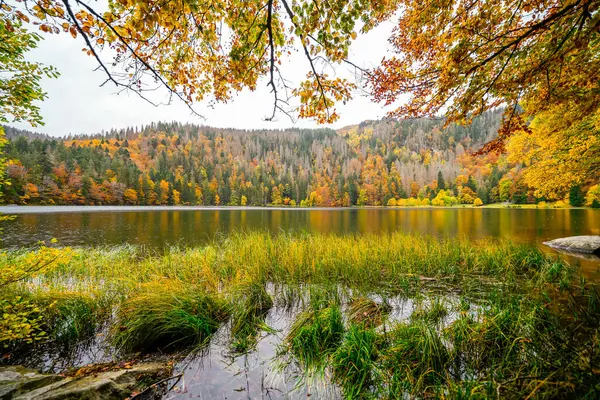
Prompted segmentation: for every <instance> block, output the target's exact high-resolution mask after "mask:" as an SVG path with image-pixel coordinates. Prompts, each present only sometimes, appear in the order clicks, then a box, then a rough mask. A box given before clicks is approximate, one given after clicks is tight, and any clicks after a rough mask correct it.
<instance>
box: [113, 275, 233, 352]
mask: <svg viewBox="0 0 600 400" xmlns="http://www.w3.org/2000/svg"><path fill="white" fill-rule="evenodd" d="M228 313H229V310H228V309H227V305H226V303H225V302H224V301H223V300H222V299H220V298H219V297H218V296H215V295H211V294H208V293H205V292H204V291H203V290H202V289H200V288H197V287H193V286H185V287H184V286H175V285H173V284H171V283H153V284H148V285H145V286H144V288H143V289H142V290H141V291H140V292H138V293H136V294H135V295H133V296H131V297H130V298H128V299H127V300H126V301H125V302H123V304H122V305H121V306H120V308H119V311H118V315H117V318H116V324H115V325H114V326H113V335H112V337H113V341H114V343H115V346H116V347H117V348H119V349H123V350H125V351H139V350H143V351H152V350H164V349H173V348H181V347H184V346H198V345H202V344H204V343H205V342H206V340H207V339H208V338H210V336H211V335H212V334H213V333H214V332H215V331H216V330H217V329H218V328H219V326H220V325H221V323H223V322H224V321H226V319H227V317H228Z"/></svg>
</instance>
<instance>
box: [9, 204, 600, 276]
mask: <svg viewBox="0 0 600 400" xmlns="http://www.w3.org/2000/svg"><path fill="white" fill-rule="evenodd" d="M0 212H2V213H5V214H15V215H16V218H15V219H14V220H13V221H9V222H6V223H5V224H4V233H3V242H2V246H3V247H5V248H14V247H18V246H24V245H25V246H27V245H31V244H35V243H36V242H37V241H39V240H50V239H51V238H57V239H58V240H59V243H60V244H62V245H65V246H66V245H69V246H79V245H119V244H124V243H131V244H136V245H144V246H147V247H149V248H152V249H158V250H162V249H164V248H166V247H168V246H172V245H180V246H194V245H198V244H203V243H206V242H208V241H211V240H213V239H215V238H216V239H218V238H219V237H223V236H224V235H225V236H226V235H227V234H229V233H231V232H236V231H247V230H268V231H271V232H274V233H277V232H289V231H308V232H331V233H344V234H347V233H365V232H371V233H386V232H392V231H403V232H418V233H423V234H429V235H436V236H458V237H468V238H475V239H479V238H507V239H512V240H515V241H518V242H524V243H530V244H532V245H535V246H540V248H543V249H545V250H547V251H551V250H549V249H547V248H546V246H544V245H543V244H542V242H544V241H546V240H550V239H555V238H558V237H564V236H574V235H600V210H592V209H572V210H569V209H492V208H452V209H448V208H401V209H387V208H385V209H382V208H373V209H368V208H363V209H340V208H334V209H277V208H252V207H248V208H226V207H221V208H215V207H212V208H206V207H204V208H202V207H177V208H173V207H145V208H144V207H69V206H65V207H58V206H57V207H19V206H7V207H0ZM564 257H566V259H567V260H568V261H569V262H572V263H580V265H582V267H583V268H585V269H586V270H589V272H592V273H593V272H596V271H598V269H599V268H600V262H599V261H594V260H580V259H578V258H574V257H569V256H564Z"/></svg>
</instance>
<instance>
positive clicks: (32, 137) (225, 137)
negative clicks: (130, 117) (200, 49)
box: [4, 110, 537, 206]
mask: <svg viewBox="0 0 600 400" xmlns="http://www.w3.org/2000/svg"><path fill="white" fill-rule="evenodd" d="M501 115H502V111H501V110H497V111H491V112H487V113H485V114H484V115H482V116H480V117H478V118H476V119H475V121H474V122H473V124H471V125H469V126H467V127H465V126H455V125H452V126H450V127H448V128H443V125H444V123H443V121H442V120H439V119H418V120H407V121H395V120H387V119H386V120H382V121H367V122H363V123H361V124H360V125H358V126H351V127H347V128H343V129H341V130H339V131H337V132H336V131H334V130H330V129H318V130H300V129H292V130H286V131H246V130H233V129H215V128H210V127H204V126H197V125H190V124H186V125H183V124H180V123H175V122H173V123H155V124H154V123H153V124H150V125H148V126H145V127H141V128H139V129H136V128H127V129H124V130H119V131H114V130H113V131H110V132H106V133H102V134H97V135H90V136H83V135H80V136H68V137H65V138H52V137H49V136H47V135H39V134H35V133H31V132H27V131H20V130H16V129H12V128H10V127H7V128H5V130H6V134H7V137H8V138H9V143H8V145H7V146H6V149H5V151H6V155H7V157H8V160H9V162H8V166H7V174H8V177H9V178H10V180H11V183H12V184H11V185H10V186H5V187H4V201H5V202H8V203H16V204H142V205H150V204H200V205H234V206H235V205H269V204H272V205H306V206H350V205H388V204H389V205H394V204H402V201H400V200H401V199H412V200H406V201H405V202H404V204H407V202H410V203H412V204H416V203H417V202H418V204H428V203H429V202H431V201H434V202H435V201H437V203H443V204H452V203H473V202H475V201H476V199H477V198H479V199H480V200H481V202H482V203H488V202H497V201H507V200H512V201H514V202H517V203H524V202H527V201H536V200H537V199H535V198H532V194H531V193H532V192H531V191H529V190H528V189H527V188H526V187H524V186H523V185H520V184H519V180H518V176H516V175H515V173H514V169H513V170H509V169H508V168H506V167H504V168H503V167H502V163H498V162H497V161H498V156H497V155H488V156H484V157H473V156H471V155H470V153H471V152H472V151H473V150H476V149H478V148H480V147H481V146H482V145H483V144H484V143H485V142H487V141H489V140H491V139H493V138H494V137H495V135H496V131H497V129H498V126H499V123H500V119H501ZM509 171H510V172H509ZM507 174H508V175H507ZM441 190H443V192H442V193H440V191H441Z"/></svg>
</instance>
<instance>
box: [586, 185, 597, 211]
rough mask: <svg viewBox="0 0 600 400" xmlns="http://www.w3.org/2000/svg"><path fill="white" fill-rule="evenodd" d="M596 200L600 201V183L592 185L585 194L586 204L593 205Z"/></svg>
mask: <svg viewBox="0 0 600 400" xmlns="http://www.w3.org/2000/svg"><path fill="white" fill-rule="evenodd" d="M594 200H596V201H597V202H598V203H600V185H594V186H592V187H590V188H589V190H588V192H587V194H586V195H585V204H587V205H588V206H593V204H594ZM595 208H598V207H595Z"/></svg>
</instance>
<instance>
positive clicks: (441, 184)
mask: <svg viewBox="0 0 600 400" xmlns="http://www.w3.org/2000/svg"><path fill="white" fill-rule="evenodd" d="M438 189H439V190H446V182H445V181H444V175H442V171H439V172H438Z"/></svg>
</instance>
